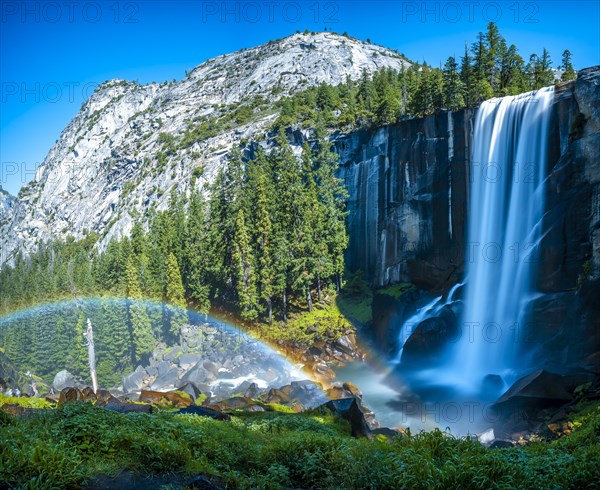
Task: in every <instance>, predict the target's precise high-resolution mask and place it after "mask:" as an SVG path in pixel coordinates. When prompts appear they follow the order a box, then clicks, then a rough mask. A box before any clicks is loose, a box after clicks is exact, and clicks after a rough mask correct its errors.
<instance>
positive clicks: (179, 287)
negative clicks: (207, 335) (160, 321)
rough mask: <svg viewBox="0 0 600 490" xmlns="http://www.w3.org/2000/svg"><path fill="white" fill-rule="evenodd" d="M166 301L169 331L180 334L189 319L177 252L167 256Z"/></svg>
mask: <svg viewBox="0 0 600 490" xmlns="http://www.w3.org/2000/svg"><path fill="white" fill-rule="evenodd" d="M165 301H167V303H168V305H167V307H166V308H167V318H168V324H169V331H170V333H171V334H173V335H179V332H180V330H181V329H182V328H183V326H184V325H185V323H186V321H187V312H186V302H185V289H184V288H183V283H182V281H181V272H180V270H179V265H178V264H177V258H176V257H175V254H173V253H170V254H169V256H168V257H167V284H166V288H165Z"/></svg>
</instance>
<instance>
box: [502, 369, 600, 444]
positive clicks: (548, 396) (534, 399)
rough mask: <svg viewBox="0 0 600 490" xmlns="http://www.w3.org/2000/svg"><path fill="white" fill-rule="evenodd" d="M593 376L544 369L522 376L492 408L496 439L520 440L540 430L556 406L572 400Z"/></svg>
mask: <svg viewBox="0 0 600 490" xmlns="http://www.w3.org/2000/svg"><path fill="white" fill-rule="evenodd" d="M592 378H593V375H592V374H587V373H584V374H574V375H568V376H567V375H560V374H555V373H551V372H548V371H544V370H538V371H534V372H532V373H530V374H528V375H527V376H524V377H522V378H520V379H519V380H517V381H516V382H515V383H513V385H512V386H511V387H510V388H509V389H508V390H507V391H506V392H505V393H504V394H503V395H502V396H501V397H500V398H498V400H497V401H496V403H494V405H492V407H491V408H492V411H491V414H492V415H493V424H494V433H495V435H496V438H498V439H519V438H520V437H521V435H522V434H528V433H531V432H532V431H534V432H535V431H537V430H538V429H539V428H540V427H541V425H542V423H543V421H544V420H546V419H547V418H548V417H549V416H550V415H551V409H552V407H557V406H560V405H564V404H566V403H569V402H570V401H571V400H573V398H574V394H573V392H574V391H575V388H577V386H579V385H581V384H584V383H587V382H589V381H591V379H592Z"/></svg>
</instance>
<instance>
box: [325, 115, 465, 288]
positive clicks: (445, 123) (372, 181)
mask: <svg viewBox="0 0 600 490" xmlns="http://www.w3.org/2000/svg"><path fill="white" fill-rule="evenodd" d="M472 125H473V111H471V110H465V111H460V112H456V113H450V112H441V113H440V114H437V115H433V116H430V117H426V118H424V119H414V120H409V121H402V122H400V123H398V124H396V125H392V126H386V127H383V128H381V129H379V130H377V131H375V132H371V131H366V130H365V131H358V132H355V133H353V134H351V135H349V136H347V137H345V138H340V139H339V140H338V141H337V145H336V146H337V151H338V152H339V154H340V159H341V164H342V168H341V170H340V177H341V178H343V179H344V181H345V183H346V187H347V189H348V191H349V194H350V197H349V199H348V211H349V218H348V225H349V235H350V245H349V250H348V262H349V264H348V265H349V267H350V269H352V270H358V269H360V270H362V271H363V273H364V276H365V278H366V279H368V280H370V281H371V282H372V283H373V284H375V285H378V286H382V285H385V284H389V283H393V282H399V281H407V280H409V281H411V282H414V283H415V284H416V285H417V286H419V287H421V288H423V289H427V290H438V291H441V290H446V289H448V288H449V287H450V286H452V285H453V284H454V283H456V282H457V280H458V278H459V277H460V276H461V274H462V272H463V266H464V259H463V256H464V243H465V238H464V237H465V236H466V230H465V223H466V221H465V220H466V202H467V193H468V186H467V182H468V168H469V167H468V166H469V155H470V145H471V133H472Z"/></svg>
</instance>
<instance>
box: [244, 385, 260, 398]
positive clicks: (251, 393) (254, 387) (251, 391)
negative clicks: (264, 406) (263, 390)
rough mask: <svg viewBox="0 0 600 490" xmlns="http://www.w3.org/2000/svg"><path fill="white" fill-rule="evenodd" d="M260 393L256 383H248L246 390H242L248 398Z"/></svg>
mask: <svg viewBox="0 0 600 490" xmlns="http://www.w3.org/2000/svg"><path fill="white" fill-rule="evenodd" d="M259 394H260V389H259V388H258V385H257V384H256V383H252V384H250V386H248V388H246V391H245V392H244V396H245V397H248V398H256V397H258V395H259Z"/></svg>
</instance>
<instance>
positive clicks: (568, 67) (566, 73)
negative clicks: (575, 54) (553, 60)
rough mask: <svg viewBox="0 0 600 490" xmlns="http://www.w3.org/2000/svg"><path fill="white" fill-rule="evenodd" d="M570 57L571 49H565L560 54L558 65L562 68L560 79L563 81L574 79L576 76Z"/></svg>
mask: <svg viewBox="0 0 600 490" xmlns="http://www.w3.org/2000/svg"><path fill="white" fill-rule="evenodd" d="M571 57H572V55H571V51H569V50H568V49H565V50H564V51H563V54H562V63H561V65H560V67H561V69H562V70H563V74H562V76H561V78H560V79H561V81H563V82H568V81H569V80H575V78H577V74H576V73H575V69H574V68H573V62H572V61H571Z"/></svg>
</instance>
